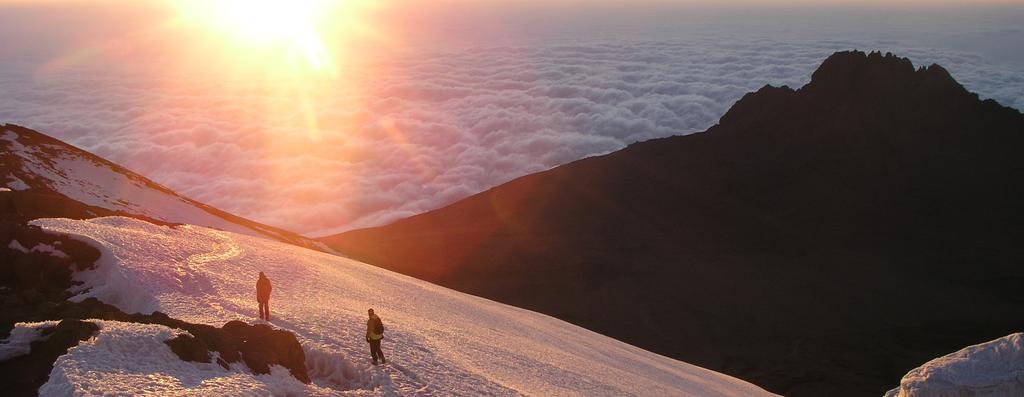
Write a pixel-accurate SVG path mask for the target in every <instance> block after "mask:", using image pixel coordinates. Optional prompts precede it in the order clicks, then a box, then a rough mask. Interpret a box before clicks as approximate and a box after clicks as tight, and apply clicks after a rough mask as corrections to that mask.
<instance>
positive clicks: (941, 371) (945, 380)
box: [886, 333, 1024, 397]
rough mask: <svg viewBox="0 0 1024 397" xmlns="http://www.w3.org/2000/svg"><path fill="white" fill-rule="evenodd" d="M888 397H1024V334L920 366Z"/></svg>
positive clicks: (997, 340)
mask: <svg viewBox="0 0 1024 397" xmlns="http://www.w3.org/2000/svg"><path fill="white" fill-rule="evenodd" d="M886 396H887V397H959V396H974V397H999V396H1024V333H1016V334H1012V335H1008V336H1004V337H1002V338H999V339H996V340H993V341H989V342H985V343H982V344H978V345H974V346H968V347H966V348H964V349H962V350H960V351H957V352H955V353H950V354H947V355H945V356H942V357H939V358H936V359H934V360H932V361H929V362H927V363H925V364H924V365H922V366H920V367H917V368H915V369H913V370H911V371H910V372H908V373H907V374H906V375H905V376H903V380H901V381H900V387H899V388H896V389H893V390H891V391H889V393H886Z"/></svg>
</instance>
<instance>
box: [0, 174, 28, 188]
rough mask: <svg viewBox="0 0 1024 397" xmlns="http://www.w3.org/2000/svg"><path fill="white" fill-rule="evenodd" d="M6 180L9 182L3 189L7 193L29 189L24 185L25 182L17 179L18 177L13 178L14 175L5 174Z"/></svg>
mask: <svg viewBox="0 0 1024 397" xmlns="http://www.w3.org/2000/svg"><path fill="white" fill-rule="evenodd" d="M7 180H9V181H10V182H7V187H6V188H4V189H7V191H11V189H14V190H27V189H28V188H29V186H28V184H27V183H25V181H22V180H21V179H18V177H16V176H14V174H7Z"/></svg>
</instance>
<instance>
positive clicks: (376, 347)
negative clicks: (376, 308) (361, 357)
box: [366, 309, 388, 365]
mask: <svg viewBox="0 0 1024 397" xmlns="http://www.w3.org/2000/svg"><path fill="white" fill-rule="evenodd" d="M369 314H370V319H369V320H366V341H367V342H370V357H371V358H373V365H377V358H378V357H380V362H381V364H387V362H388V361H387V360H385V359H384V352H383V351H381V350H380V341H381V340H382V339H384V322H382V321H381V320H380V317H377V315H376V314H373V309H370V310H369Z"/></svg>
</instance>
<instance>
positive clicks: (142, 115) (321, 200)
mask: <svg viewBox="0 0 1024 397" xmlns="http://www.w3.org/2000/svg"><path fill="white" fill-rule="evenodd" d="M1018 34H1019V33H1018ZM853 48H857V49H862V50H874V49H878V50H882V51H892V52H894V53H897V54H899V55H901V56H906V57H909V58H911V59H912V60H913V61H914V62H915V64H918V65H922V64H928V63H940V64H942V65H943V66H945V67H946V68H947V69H949V70H950V71H951V72H952V73H953V75H954V77H955V78H957V79H958V80H959V81H960V82H961V83H963V84H964V85H965V86H966V87H967V88H968V89H970V90H972V91H976V92H978V93H980V94H981V96H982V97H990V98H995V99H997V100H999V101H1000V102H1001V103H1003V104H1004V105H1009V106H1013V107H1016V108H1018V109H1024V78H1022V77H1021V76H1022V75H1024V73H1021V72H1022V68H1021V67H1020V66H1019V65H1016V64H1012V63H1002V64H1001V63H996V62H992V61H991V60H989V59H988V58H986V57H983V56H979V55H977V54H972V53H970V52H965V51H957V50H952V49H942V48H941V47H940V48H936V47H930V46H921V45H909V44H905V43H901V42H899V41H891V40H884V41H883V40H874V39H862V40H845V39H843V40H838V39H829V40H824V39H818V38H813V39H786V40H785V41H781V40H775V39H759V38H754V37H753V36H751V35H703V36H699V37H693V38H678V37H675V38H664V37H653V36H648V37H642V36H641V37H633V36H630V37H629V38H618V39H593V40H571V41H569V40H562V41H561V42H560V44H544V45H538V44H530V45H508V46H487V45H479V46H470V47H466V48H462V49H459V50H451V49H448V50H443V49H424V50H422V51H418V52H416V53H415V56H412V55H409V56H404V57H400V58H396V59H394V60H392V61H391V62H389V63H388V64H387V65H386V66H387V67H386V68H382V69H380V70H376V71H373V70H370V71H364V72H362V73H363V74H361V75H359V76H348V78H349V79H350V80H352V79H354V80H357V81H360V82H362V83H361V84H360V85H359V87H358V88H355V87H353V86H352V85H350V84H341V83H336V84H334V85H327V86H323V87H318V88H316V89H313V90H310V91H304V92H291V91H289V90H286V89H280V87H275V86H274V85H275V84H277V82H266V81H264V82H251V81H250V82H246V81H224V80H221V79H207V78H202V77H199V76H188V75H173V74H170V75H162V74H159V73H153V71H152V66H151V65H146V66H145V67H143V66H140V65H120V66H118V67H116V68H110V67H103V68H96V67H84V66H83V67H78V68H68V69H65V70H61V71H60V72H59V73H41V72H40V71H39V68H38V66H37V65H36V64H34V63H18V62H15V61H13V60H4V61H2V63H0V89H2V92H3V94H2V95H0V120H2V121H4V122H15V123H19V124H23V125H26V126H28V127H31V128H34V129H38V130H40V131H43V132H46V133H48V134H51V135H55V136H57V137H59V138H62V139H65V140H67V141H69V142H71V143H74V144H76V145H78V146H80V147H83V148H85V149H87V150H90V151H92V152H94V153H97V154H99V155H101V156H104V157H106V158H108V159H111V160H112V161H114V162H117V163H120V164H122V165H124V166H126V167H128V168H130V169H133V170H135V171H136V172H139V173H141V174H143V175H146V176H148V177H150V178H151V179H153V180H155V181H157V182H159V183H162V184H164V185H167V186H168V187H170V188H172V189H174V190H176V191H178V192H180V193H183V194H185V195H187V196H190V197H192V198H195V199H197V200H199V201H202V202H205V203H208V204H211V205H213V206H216V207H219V208H222V209H225V210H227V211H231V212H234V213H237V214H239V215H243V216H246V217H250V218H252V219H255V220H258V221H261V222H265V223H269V224H272V225H275V226H282V227H285V228H288V229H291V230H295V231H298V232H300V233H308V234H314V235H315V234H324V233H329V232H336V231H340V230H346V229H351V228H357V227H366V226H373V225H379V224H383V223H387V222H390V221H394V220H396V219H399V218H402V217H406V216H410V215H413V214H417V213H420V212H423V211H427V210H430V209H434V208H438V207H440V206H443V205H445V204H448V203H451V202H453V201H455V200H458V199H459V198H462V197H466V196H468V195H470V194H473V193H476V192H480V191H482V190H484V189H487V188H489V187H492V186H495V185H497V184H500V183H502V182H505V181H508V180H510V179H513V178H515V177H518V176H521V175H525V174H528V173H531V172H536V171H540V170H544V169H547V168H550V167H554V166H557V165H560V164H564V163H567V162H570V161H573V160H577V159H580V158H584V157H587V156H592V155H598V154H602V153H608V152H611V151H614V150H617V149H620V148H622V147H624V146H625V145H628V144H630V143H633V142H637V141H642V140H646V139H651V138H656V137H664V136H669V135H677V134H686V133H692V132H697V131H702V130H704V129H706V128H707V127H709V126H711V125H713V124H714V123H715V122H717V120H718V118H719V117H720V116H721V115H722V114H724V113H725V111H726V110H728V108H729V106H731V104H732V103H733V102H735V101H736V100H737V99H739V98H740V97H741V96H742V95H743V94H744V93H746V92H749V91H753V90H756V89H757V88H759V87H761V86H763V85H764V84H773V85H783V84H785V85H790V86H794V87H798V86H800V85H802V84H804V83H806V82H807V81H808V80H809V78H810V74H811V72H812V71H813V70H814V69H815V67H816V66H817V65H818V64H819V63H820V62H821V61H822V60H823V59H824V58H825V57H826V56H828V55H829V54H830V53H831V52H833V51H836V50H846V49H853ZM312 125H316V126H317V127H318V131H317V132H310V126H312Z"/></svg>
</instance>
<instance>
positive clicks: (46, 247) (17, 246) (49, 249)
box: [7, 240, 71, 259]
mask: <svg viewBox="0 0 1024 397" xmlns="http://www.w3.org/2000/svg"><path fill="white" fill-rule="evenodd" d="M7 248H10V249H13V250H15V251H21V252H24V253H26V254H27V253H30V252H41V253H44V254H49V255H50V256H53V257H57V258H62V259H70V258H71V257H70V256H68V254H65V253H64V251H61V250H59V249H57V248H56V247H54V246H52V245H50V244H44V243H39V244H36V246H35V247H32V249H28V248H25V247H24V246H22V245H21V243H20V242H18V240H11V242H10V243H9V244H7Z"/></svg>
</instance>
